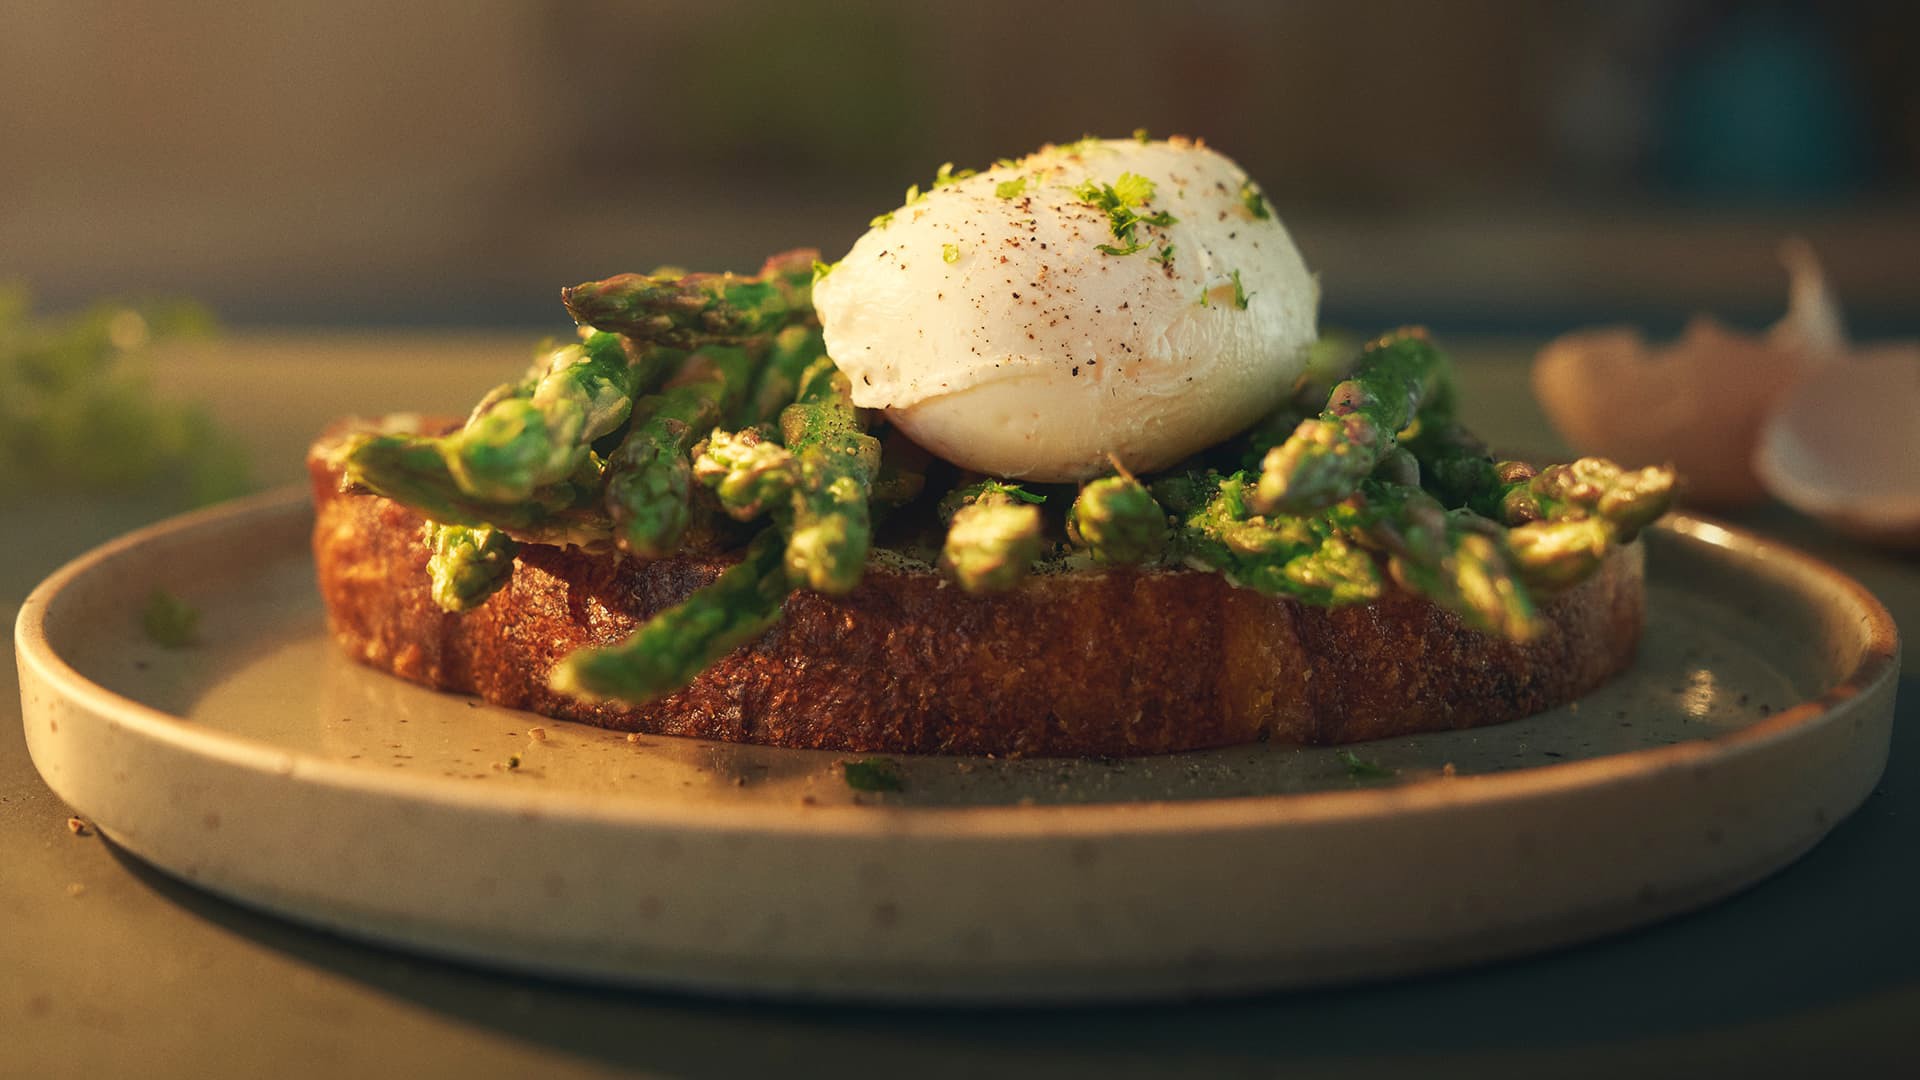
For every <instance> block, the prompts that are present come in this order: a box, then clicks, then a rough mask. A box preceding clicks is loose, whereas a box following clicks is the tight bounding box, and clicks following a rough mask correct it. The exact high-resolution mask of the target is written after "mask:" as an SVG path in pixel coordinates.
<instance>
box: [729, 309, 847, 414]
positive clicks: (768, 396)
mask: <svg viewBox="0 0 1920 1080" xmlns="http://www.w3.org/2000/svg"><path fill="white" fill-rule="evenodd" d="M825 355H827V349H826V346H825V345H824V344H823V343H822V342H821V340H820V331H819V330H818V329H816V328H814V327H810V326H789V327H787V328H786V329H785V330H782V331H780V332H779V333H778V334H775V335H774V336H773V343H772V347H771V348H770V349H769V350H768V353H767V360H766V363H765V364H764V365H762V366H761V368H760V377H759V378H758V379H757V380H755V382H754V384H753V389H752V390H751V391H750V392H748V394H747V397H746V402H745V407H744V410H743V414H742V415H741V416H740V417H739V421H738V422H739V423H740V424H741V425H742V426H745V425H747V424H761V423H774V422H777V421H778V420H779V419H780V410H781V409H784V408H786V407H787V406H788V405H791V404H793V400H794V398H796V397H798V396H799V394H800V376H802V375H804V374H806V371H807V368H809V367H811V366H812V365H813V364H814V362H815V361H817V360H819V359H820V358H821V357H823V356H825Z"/></svg>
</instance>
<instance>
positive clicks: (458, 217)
mask: <svg viewBox="0 0 1920 1080" xmlns="http://www.w3.org/2000/svg"><path fill="white" fill-rule="evenodd" d="M1916 41H1920V5H1913V4H1907V3H1894V2H1886V3H1811V2H1807V3H1744V4H1732V3H1716V2H1707V0H1677V2H1668V3H1659V2H1647V0H1618V2H1598V0H1596V2H1588V3H1533V2H1520V0H1460V2H1449V3H1444V4H1442V3H1423V2H1415V0H1361V2H1340V3H1333V2H1325V3H1309V2H1295V3H1263V2H1257V0H1215V2H1211V3H1194V4H1183V5H1172V4H1167V3H1147V2H1142V0H1105V2H1103V3H1100V4H1098V5H1091V6H1090V5H1085V4H1072V5H1066V4H1061V5H1054V4H1034V3H1022V2H1015V0H972V2H968V3H942V4H919V3H903V2H899V0H840V2H805V0H790V2H775V0H699V2H693V0H654V2H650V3H616V2H612V0H580V2H564V0H497V2H488V3H470V2H461V3H453V2H448V3H434V2H412V3H405V4H392V3H388V2H384V0H383V2H379V3H370V2H357V0H340V2H334V3H327V4H299V5H281V4H258V3H251V2H239V0H182V2H178V3H171V4H165V5H159V4H155V5H132V4H117V3H105V2H98V3H96V2H75V0H64V2H59V3H40V2H31V0H25V2H23V0H0V279H5V278H13V279H17V280H24V281H25V282H27V283H29V284H30V285H31V286H32V287H33V288H34V290H35V291H36V293H37V294H38V296H39V298H40V301H41V303H42V305H43V306H49V307H60V306H64V305H68V304H73V303H77V302H79V301H82V300H84V299H86V298H89V297H93V296H97V295H101V294H108V293H113V294H124V293H128V292H141V293H152V292H164V293H172V294H182V295H187V296H192V297H195V298H198V299H200V300H203V301H205V302H206V303H207V304H209V305H210V306H211V307H212V308H213V309H214V310H215V311H216V312H217V313H218V314H219V315H220V317H221V318H222V319H223V320H224V321H225V322H226V323H228V324H229V325H234V326H240V327H246V326H257V325H278V326H284V325H302V326H355V327H365V326H382V327H393V326H419V327H432V326H448V325H465V326H473V327H486V328H521V327H525V328H529V329H535V330H557V329H563V328H564V327H565V326H566V325H567V320H566V317H565V313H564V312H563V311H562V310H561V308H560V306H559V303H558V300H557V289H558V287H559V286H561V285H562V284H567V283H571V282H575V281H580V280H585V279H588V278H594V277H600V276H604V275H606V274H610V273H613V272H617V271H622V270H633V269H647V268H651V267H653V266H655V265H657V264H662V263H676V264H683V265H688V266H691V267H695V268H709V269H722V268H751V267H754V266H756V265H757V264H758V262H759V260H760V257H761V256H762V255H763V254H765V253H767V252H770V251H774V250H778V249H781V248H786V247H793V246H799V245H816V246H818V247H820V248H822V249H823V250H824V251H825V252H826V253H827V257H828V258H833V257H836V256H837V255H838V254H839V253H841V252H842V251H844V250H845V248H846V247H847V246H848V245H849V244H850V243H851V242H852V240H853V239H854V238H855V237H856V236H857V235H858V234H859V233H860V232H861V231H863V230H864V228H865V222H866V221H867V219H868V218H869V217H870V216H872V215H873V214H874V213H876V212H878V211H880V210H883V209H887V208H890V207H892V206H894V205H896V204H897V202H898V201H899V197H900V192H901V190H902V189H903V188H905V187H906V185H907V184H909V183H914V182H925V180H926V179H927V178H928V177H929V176H930V175H931V174H932V171H933V169H934V167H935V166H937V165H938V164H939V163H941V162H943V161H948V160H951V161H955V162H958V163H960V164H961V165H980V164H984V163H986V162H987V161H989V160H991V159H992V158H995V157H999V156H1003V155H1014V154H1018V153H1020V152H1023V151H1026V150H1029V149H1031V148H1033V147H1035V146H1037V145H1039V144H1040V143H1042V142H1045V141H1049V140H1054V141H1060V140H1067V139H1072V138H1075V137H1078V136H1080V135H1082V134H1085V133H1089V132H1092V133H1100V134H1108V135H1123V134H1125V133H1127V132H1130V131H1132V130H1133V129H1134V128H1136V127H1143V126H1144V127H1146V128H1148V129H1149V130H1151V131H1152V132H1154V133H1155V134H1167V133H1184V134H1190V135H1194V136H1199V137H1203V138H1205V139H1206V140H1207V141H1209V142H1210V143H1212V144H1214V145H1215V146H1217V147H1219V148H1220V149H1222V150H1224V151H1225V152H1226V153H1228V154H1229V155H1231V156H1233V157H1235V158H1237V159H1238V160H1239V161H1240V162H1241V163H1242V164H1243V165H1245V166H1246V167H1247V168H1248V169H1249V170H1251V171H1252V173H1253V174H1254V175H1255V176H1256V177H1258V178H1259V179H1260V180H1261V181H1262V183H1263V184H1264V185H1265V187H1266V189H1267V192H1268V194H1269V197H1270V199H1271V200H1272V202H1273V203H1274V204H1275V205H1276V206H1277V208H1278V209H1279V211H1280V213H1281V216H1282V217H1283V219H1284V220H1285V221H1286V222H1287V223H1288V225H1289V226H1290V227H1292V229H1293V230H1294V232H1295V235H1296V238H1297V239H1298V241H1299V243H1300V246H1301V248H1302V249H1303V251H1304V252H1305V254H1306V256H1307V260H1308V262H1309V264H1310V265H1312V266H1313V267H1314V268H1316V269H1317V270H1318V271H1319V272H1320V273H1321V275H1322V278H1323V282H1324V287H1325V298H1326V299H1325V303H1326V311H1325V319H1324V321H1326V322H1329V323H1333V324H1340V325H1348V326H1353V327H1356V328H1360V329H1372V328H1375V327H1378V326H1382V325H1386V324H1397V323H1404V322H1416V321H1417V322H1426V323H1429V324H1431V325H1434V326H1435V327H1436V328H1439V329H1441V330H1443V331H1457V332H1496V333H1524V334H1543V335H1544V334H1551V333H1555V332H1558V331H1560V330H1564V329H1567V328H1570V327H1572V326H1574V325H1578V324H1581V323H1588V322H1596V321H1599V322H1612V321H1622V320H1630V321H1635V322H1638V323H1640V324H1641V325H1643V326H1646V327H1647V328H1649V329H1650V330H1653V331H1655V332H1671V331H1673V330H1674V329H1676V328H1678V326H1679V325H1680V323H1681V322H1682V320H1683V319H1684V318H1685V316H1686V315H1687V314H1688V313H1690V312H1692V311H1694V310H1697V309H1703V308H1705V309H1711V310H1714V311H1716V312H1718V313H1720V314H1722V315H1724V316H1726V317H1728V318H1729V319H1730V320H1731V321H1733V322H1735V323H1745V324H1748V325H1755V326H1757V325H1760V324H1762V323H1764V322H1766V321H1769V320H1771V319H1772V318H1774V317H1776V316H1777V315H1778V313H1779V311H1780V309H1781V307H1782V305H1783V304H1784V292H1785V290H1784V277H1783V275H1782V272H1781V270H1780V268H1779V265H1778V262H1777V260H1776V257H1775V251H1776V248H1777V246H1778V243H1779V240H1780V238H1781V237H1782V236H1783V235H1785V234H1788V233H1798V234H1801V235H1804V236H1806V237H1808V238H1809V239H1810V240H1811V241H1812V242H1813V244H1814V246H1815V248H1816V249H1817V250H1818V251H1819V252H1820V254H1821V255H1822V256H1823V258H1824V260H1825V262H1826V265H1827V268H1828V271H1829V273H1830V275H1831V278H1832V280H1833V282H1834V285H1835V287H1836V290H1837V292H1838V294H1839V296H1840V297H1841V298H1842V300H1843V302H1844V303H1845V305H1846V308H1847V311H1848V315H1849V321H1850V323H1851V324H1852V326H1853V328H1854V329H1855V330H1856V331H1858V332H1860V333H1861V334H1862V335H1863V336H1878V335H1887V334H1911V333H1914V332H1915V331H1916V330H1920V304H1916V300H1917V299H1920V179H1917V178H1920V80H1916V79H1914V78H1913V77H1912V75H1911V71H1910V65H1911V53H1912V47H1913V44H1914V43H1915V42H1916Z"/></svg>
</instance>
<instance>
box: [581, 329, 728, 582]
mask: <svg viewBox="0 0 1920 1080" xmlns="http://www.w3.org/2000/svg"><path fill="white" fill-rule="evenodd" d="M752 373H753V358H752V356H751V354H749V353H748V352H747V351H746V350H745V349H741V348H737V347H734V346H727V345H715V346H710V347H708V348H705V349H702V350H700V351H699V352H698V353H695V354H694V356H693V357H692V358H690V359H689V360H688V361H687V364H686V366H685V367H684V368H683V369H682V370H681V371H680V373H679V374H678V375H676V376H675V377H674V379H673V381H672V383H671V384H670V385H669V386H668V387H667V388H666V389H665V390H663V391H661V392H660V393H659V394H656V395H653V396H651V397H648V398H645V399H642V400H641V401H640V402H638V403H636V404H635V406H634V411H635V422H634V424H633V426H632V427H631V428H629V429H628V431H627V435H626V438H625V439H623V440H621V443H620V446H619V448H618V449H616V450H615V451H614V452H613V454H612V456H611V457H609V458H608V460H607V471H606V506H607V515H608V517H609V518H611V519H612V522H613V530H614V538H615V540H616V541H617V542H618V543H619V544H620V546H621V547H622V548H623V549H625V550H627V551H630V552H632V553H634V554H636V555H639V556H641V557H642V558H648V559H659V558H665V557H666V556H668V555H671V554H673V553H674V552H675V551H677V550H679V548H680V544H681V541H682V540H684V539H685V538H686V535H687V529H688V528H689V527H690V526H691V525H692V524H693V505H692V501H691V498H692V492H693V463H692V461H691V460H690V457H691V451H692V449H693V444H694V442H695V441H697V440H698V439H699V438H700V437H701V435H702V434H703V433H705V432H708V431H710V430H712V428H713V426H714V424H716V423H717V422H719V420H720V419H721V417H722V416H723V415H724V414H725V413H726V411H727V410H728V408H729V407H731V406H732V405H734V404H736V403H737V402H738V401H739V400H740V399H741V398H742V397H744V396H745V388H746V385H747V383H748V381H749V380H750V379H751V378H752Z"/></svg>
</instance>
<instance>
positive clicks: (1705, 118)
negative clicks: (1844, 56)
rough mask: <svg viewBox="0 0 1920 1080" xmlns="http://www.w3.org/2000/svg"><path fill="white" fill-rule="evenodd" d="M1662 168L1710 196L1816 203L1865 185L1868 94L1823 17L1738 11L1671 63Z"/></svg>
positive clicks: (1688, 189) (1685, 187)
mask: <svg viewBox="0 0 1920 1080" xmlns="http://www.w3.org/2000/svg"><path fill="white" fill-rule="evenodd" d="M1664 128H1665V137H1664V139H1663V154H1662V166H1663V168H1662V171H1663V172H1664V174H1665V178H1666V180H1667V181H1668V182H1669V183H1670V184H1672V185H1673V186H1674V187H1675V188H1676V189H1678V190H1680V191H1682V192H1685V193H1687V194H1690V195H1693V196H1696V197H1699V198H1703V199H1712V200H1737V201H1783V202H1815V201H1823V200H1828V199H1834V198H1837V197H1840V196H1843V195H1847V194H1850V193H1853V192H1856V191H1858V190H1859V189H1860V188H1862V187H1863V186H1864V185H1865V183H1866V180H1867V176H1868V172H1869V165H1870V161H1869V158H1870V154H1869V152H1868V142H1867V131H1866V128H1867V125H1866V122H1865V116H1864V102H1863V101H1862V99H1861V97H1860V95H1859V94H1858V92H1857V91H1856V89H1855V87H1854V86H1853V84H1852V81H1851V80H1850V78H1849V76H1848V72H1847V69H1846V67H1845V65H1844V64H1843V63H1842V62H1841V60H1840V58H1839V53H1838V51H1837V50H1836V49H1835V48H1834V47H1833V45H1832V43H1831V41H1830V39H1829V37H1828V35H1827V34H1826V32H1825V28H1824V26H1823V25H1822V24H1821V23H1820V21H1819V20H1818V18H1817V16H1813V15H1796V14H1793V13H1790V12H1783V11H1760V12H1751V13H1742V14H1738V15H1734V16H1731V17H1730V18H1729V19H1728V21H1727V23H1726V24H1724V25H1723V26H1721V27H1720V28H1718V29H1717V30H1716V32H1715V33H1713V34H1712V35H1711V38H1710V40H1709V41H1708V42H1707V43H1706V45H1705V47H1704V48H1703V50H1702V51H1701V52H1699V53H1698V54H1696V55H1695V56H1694V57H1693V58H1692V59H1691V62H1688V61H1682V63H1681V64H1680V65H1679V66H1678V68H1677V70H1676V71H1675V72H1674V76H1673V83H1672V86H1671V92H1670V95H1669V101H1668V108H1667V116H1666V123H1665V125H1664Z"/></svg>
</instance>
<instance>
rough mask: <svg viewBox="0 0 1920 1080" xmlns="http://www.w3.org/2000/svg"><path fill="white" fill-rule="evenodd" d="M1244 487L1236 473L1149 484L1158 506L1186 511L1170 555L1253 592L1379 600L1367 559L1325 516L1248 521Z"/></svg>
mask: <svg viewBox="0 0 1920 1080" xmlns="http://www.w3.org/2000/svg"><path fill="white" fill-rule="evenodd" d="M1252 484H1253V480H1252V479H1251V478H1250V477H1249V476H1248V475H1247V474H1246V473H1244V472H1238V473H1234V474H1232V475H1230V476H1226V477H1220V476H1207V477H1193V478H1188V479H1186V480H1184V481H1180V482H1175V483H1170V484H1165V485H1159V484H1156V485H1155V487H1154V489H1153V492H1154V494H1155V495H1156V496H1157V497H1160V498H1161V499H1162V500H1163V501H1164V502H1165V503H1166V505H1168V506H1170V507H1193V509H1191V510H1189V511H1187V512H1186V513H1185V514H1184V516H1183V517H1182V519H1181V520H1180V522H1179V526H1178V529H1177V530H1176V533H1175V537H1174V551H1175V552H1176V553H1177V554H1178V555H1179V556H1180V557H1181V558H1183V559H1184V560H1185V561H1187V562H1188V563H1191V564H1195V565H1199V566H1202V567H1205V568H1207V569H1211V570H1215V571H1218V572H1219V573H1220V574H1222V575H1224V576H1225V577H1226V578H1227V580H1228V581H1231V582H1232V583H1233V584H1235V585H1239V586H1243V587H1245V588H1250V589H1254V590H1257V591H1259V592H1264V593H1274V594H1279V595H1284V596H1292V597H1296V598H1298V599H1301V600H1305V601H1307V602H1309V603H1316V604H1335V605H1338V604H1356V603H1365V602H1367V601H1370V600H1375V599H1378V598H1379V596H1380V595H1381V592H1382V590H1383V589H1384V585H1383V583H1382V581H1381V578H1380V573H1379V569H1378V568H1377V567H1376V566H1375V565H1374V562H1373V557H1372V556H1371V555H1370V554H1368V553H1367V552H1366V551H1365V550H1364V549H1362V548H1361V547H1359V546H1358V545H1356V544H1354V543H1352V542H1351V541H1349V540H1348V539H1347V537H1346V536H1344V535H1343V534H1342V533H1341V531H1340V530H1339V529H1338V528H1337V527H1336V526H1335V525H1334V523H1333V522H1332V521H1331V520H1330V519H1329V517H1328V516H1327V515H1326V514H1313V515H1306V516H1282V517H1274V518H1265V517H1256V516H1254V515H1253V514H1252V512H1251V496H1252V492H1251V491H1249V490H1248V489H1249V488H1250V487H1251V486H1252ZM1176 513H1178V511H1176Z"/></svg>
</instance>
